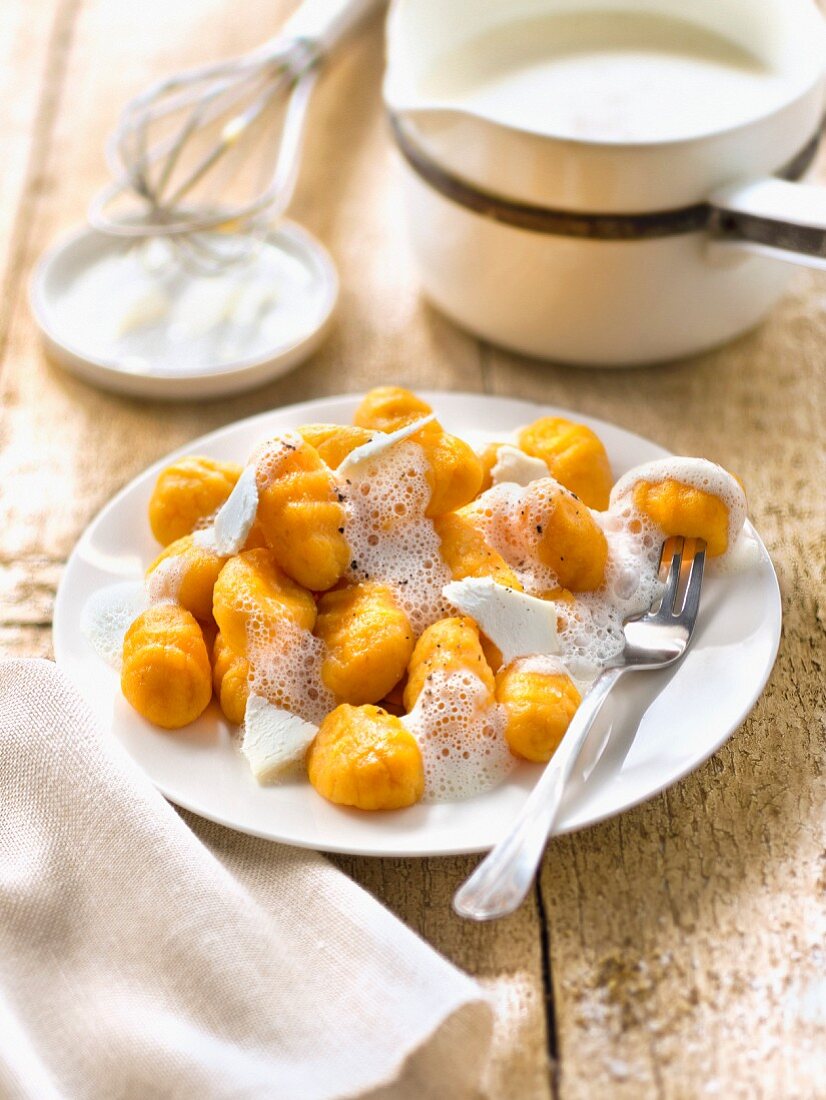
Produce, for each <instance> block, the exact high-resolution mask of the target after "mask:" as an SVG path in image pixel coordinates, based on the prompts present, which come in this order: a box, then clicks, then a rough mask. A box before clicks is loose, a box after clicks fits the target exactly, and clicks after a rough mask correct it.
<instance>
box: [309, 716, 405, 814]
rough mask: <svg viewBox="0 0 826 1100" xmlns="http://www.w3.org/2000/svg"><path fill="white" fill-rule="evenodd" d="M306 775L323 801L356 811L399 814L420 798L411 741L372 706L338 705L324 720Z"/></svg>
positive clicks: (401, 728)
mask: <svg viewBox="0 0 826 1100" xmlns="http://www.w3.org/2000/svg"><path fill="white" fill-rule="evenodd" d="M307 774H308V776H309V778H310V782H311V783H312V785H313V786H314V787H315V789H316V790H317V791H318V793H319V794H320V795H322V796H323V797H324V798H326V799H328V801H330V802H335V803H337V804H338V805H340V806H356V807H357V808H358V809H360V810H398V809H401V808H403V807H405V806H412V805H413V804H414V802H418V801H419V799H420V798H421V797H422V794H423V792H424V766H423V764H422V754H421V752H420V751H419V746H418V744H417V743H416V738H415V737H414V736H413V734H412V733H410V732H409V731H408V730H407V729H405V727H404V725H403V724H402V722H401V720H400V719H399V718H396V717H395V715H392V714H388V713H387V711H386V710H382V709H381V707H376V706H362V707H353V706H350V705H349V704H347V703H343V704H342V705H341V706H338V707H336V709H335V710H334V711H332V712H331V713H330V714H328V715H327V717H326V718H325V719H324V721H323V722H322V723H321V726H320V727H319V730H318V733H317V735H316V737H315V740H314V741H313V743H312V745H311V746H310V748H309V751H308V753H307Z"/></svg>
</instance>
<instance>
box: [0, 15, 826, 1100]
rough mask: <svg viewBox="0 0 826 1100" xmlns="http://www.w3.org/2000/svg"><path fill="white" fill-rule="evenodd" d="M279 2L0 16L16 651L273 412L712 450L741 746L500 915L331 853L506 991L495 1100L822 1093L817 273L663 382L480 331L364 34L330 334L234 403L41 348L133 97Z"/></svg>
mask: <svg viewBox="0 0 826 1100" xmlns="http://www.w3.org/2000/svg"><path fill="white" fill-rule="evenodd" d="M289 6H290V5H289V4H288V3H287V2H282V0H245V3H243V4H240V3H231V2H229V0H190V3H181V2H178V3H175V2H170V0H141V2H140V3H131V4H130V3H126V2H125V0H3V3H2V5H0V103H2V108H0V110H2V118H3V143H2V160H3V166H2V171H1V172H0V270H1V271H2V287H3V290H2V295H0V310H2V315H0V370H1V371H2V373H1V374H0V647H2V651H3V652H5V653H6V654H32V655H38V654H39V655H48V654H49V653H50V618H51V609H52V600H53V596H54V592H55V586H56V584H57V582H58V580H59V578H60V572H61V568H62V566H63V563H64V562H65V560H66V557H67V555H68V554H69V552H70V550H71V549H72V546H73V545H74V543H75V541H76V539H77V538H78V536H79V534H80V532H81V531H82V530H83V528H84V526H85V525H86V524H87V523H88V521H89V520H90V519H91V517H92V516H93V515H94V514H95V512H96V511H97V510H98V509H99V508H100V507H101V505H103V504H104V503H105V502H106V501H107V500H108V499H109V497H110V496H111V495H112V494H113V493H114V492H115V491H116V490H117V489H119V488H120V487H121V486H122V485H123V484H124V483H125V482H127V481H128V480H129V479H130V478H132V477H133V476H134V475H135V474H137V473H139V472H140V471H141V470H142V469H143V468H144V467H145V466H146V465H147V464H148V463H150V462H152V461H154V460H155V459H156V458H158V457H159V456H160V455H162V454H164V452H166V451H168V450H170V449H171V448H173V447H177V446H179V445H180V444H183V443H184V442H186V441H187V440H188V439H190V438H192V437H194V436H196V435H200V434H201V433H202V432H205V431H208V430H210V429H212V428H216V427H219V426H220V425H222V424H226V423H228V422H230V421H233V420H236V419H238V418H240V417H244V416H247V415H249V414H251V413H253V412H257V411H259V410H262V409H267V408H270V407H272V406H277V405H282V404H287V403H290V402H292V401H296V400H302V399H306V398H312V397H319V396H322V395H325V394H329V393H335V392H340V391H342V390H345V389H346V390H360V389H363V388H365V387H368V386H371V385H374V384H376V383H378V382H385V381H388V380H391V379H392V380H395V381H398V382H400V383H404V384H408V385H411V386H414V387H415V386H422V387H424V386H427V387H434V388H445V389H465V390H473V391H479V392H485V393H492V394H507V395H509V396H518V397H523V398H533V399H536V400H538V401H546V402H553V403H554V404H558V405H562V406H567V407H569V408H571V409H575V410H581V411H582V412H583V413H589V414H594V415H596V416H599V417H603V418H605V419H608V420H612V421H615V422H616V423H618V424H621V425H623V426H626V427H628V428H632V429H634V430H636V431H639V432H642V433H643V434H646V435H648V436H650V437H651V438H652V439H655V440H656V441H657V442H658V443H661V444H663V445H665V446H666V447H669V448H672V449H673V450H676V451H677V452H683V453H688V454H700V455H705V456H707V457H709V458H712V459H715V460H718V461H720V462H722V463H723V464H725V465H726V466H728V467H730V468H731V469H733V470H736V471H738V473H739V474H740V475H741V476H742V478H743V479H744V481H745V483H746V484H747V486H748V489H749V496H750V501H751V509H752V514H753V516H754V518H755V521H756V524H757V526H758V527H759V529H760V531H761V532H762V534H763V536H764V538H765V539H766V542H767V544H768V545H769V547H770V549H771V552H772V555H773V557H774V560H775V562H776V564H777V567H778V570H779V573H780V577H781V584H782V588H783V596H784V600H783V602H784V614H785V626H784V638H783V644H782V647H781V651H780V658H779V661H778V664H777V667H776V669H775V671H774V675H773V676H772V679H771V683H770V685H769V688H768V689H767V691H766V693H765V694H764V696H763V698H762V699H761V700H760V702H759V703H758V705H757V707H756V708H755V711H754V713H753V714H752V715H751V717H750V718H749V719H748V721H747V722H746V723H745V725H744V726H743V728H742V729H740V730H739V731H738V732H737V733H736V735H735V736H734V737H733V739H732V740H731V742H730V743H729V744H728V745H727V746H726V747H725V748H724V749H722V750H721V751H720V752H719V753H718V754H717V755H715V756H714V757H713V758H712V759H711V760H710V761H709V762H708V763H707V764H706V765H705V766H704V767H703V768H701V769H700V770H699V771H698V772H697V773H696V774H695V775H692V776H691V777H690V778H688V779H687V780H685V781H684V782H683V783H680V784H678V785H677V786H676V787H673V788H672V789H671V790H670V791H668V792H667V793H666V794H664V795H662V796H660V797H659V798H656V799H654V800H653V801H651V802H649V803H648V804H647V805H645V806H642V807H640V808H639V809H637V810H634V811H632V812H630V813H627V814H625V815H623V816H622V817H621V818H618V819H616V820H614V821H610V822H607V823H606V824H604V825H600V826H598V827H596V828H593V829H590V830H588V831H586V832H583V833H580V834H578V835H576V836H570V837H566V838H563V839H561V840H557V841H555V842H554V843H553V844H552V845H551V846H550V849H549V851H548V854H547V857H546V859H545V864H544V868H543V871H542V876H541V881H540V883H539V885H538V886H537V889H536V890H535V892H534V895H533V897H532V898H531V899H530V900H529V902H528V903H527V904H526V905H525V906H524V907H523V908H522V909H521V910H520V912H519V913H517V914H516V915H515V916H513V917H511V918H509V919H508V920H506V921H502V922H500V923H498V924H494V925H491V926H481V927H480V926H475V925H471V924H466V923H462V922H460V921H459V920H458V919H457V918H455V917H454V916H453V915H452V914H451V911H450V907H449V899H450V897H451V893H452V891H453V890H454V888H455V886H456V885H457V884H458V883H459V881H460V880H461V879H462V878H463V877H464V876H465V875H466V873H467V872H468V870H469V868H470V867H471V865H472V860H469V859H463V858H462V859H460V858H456V859H440V860H422V861H415V860H384V861H380V860H367V859H354V858H340V859H338V862H339V863H340V864H341V865H342V866H343V867H345V868H346V869H347V870H348V871H349V872H350V873H351V874H352V875H353V876H354V877H355V878H356V879H358V880H359V881H360V882H362V883H363V884H364V885H365V886H366V887H367V888H368V889H370V890H372V891H373V892H374V893H375V894H377V895H378V897H380V898H381V899H382V900H383V901H384V902H385V903H386V904H387V905H388V906H390V908H391V909H393V910H394V911H395V912H397V913H398V914H399V915H400V916H401V917H402V918H403V919H404V920H405V921H407V922H408V923H409V924H410V925H412V926H413V927H414V928H416V929H417V930H419V931H420V932H421V934H422V935H423V936H425V937H426V938H427V939H428V940H430V942H431V943H433V944H434V945H435V946H436V947H437V948H438V949H439V950H441V951H442V952H444V954H445V955H447V956H448V957H449V958H451V959H453V960H454V961H455V962H456V963H457V964H458V965H459V966H461V967H464V968H465V969H466V970H468V971H470V972H471V973H473V974H477V975H479V976H480V978H481V979H482V980H483V981H484V983H485V984H486V985H487V986H489V987H490V989H491V990H492V991H493V993H494V995H495V998H496V1001H497V1003H498V1005H499V1006H500V1009H501V1023H500V1026H499V1028H498V1031H497V1038H496V1048H495V1052H494V1053H495V1058H494V1062H493V1069H492V1073H491V1081H490V1092H491V1094H492V1095H496V1096H502V1097H507V1098H511V1097H518V1098H522V1097H526V1098H534V1097H536V1098H541V1097H548V1096H559V1097H563V1098H564V1100H574V1098H576V1097H603V1096H609V1097H619V1098H626V1097H627V1098H635V1100H636V1098H638V1097H645V1096H658V1097H659V1096H662V1097H669V1098H670V1097H686V1098H689V1097H691V1098H693V1097H705V1096H709V1097H716V1096H720V1097H726V1098H730V1097H748V1098H752V1097H760V1096H766V1097H772V1098H787V1097H814V1096H816V1095H818V1094H819V1095H821V1096H824V1095H826V1067H824V1065H823V1062H822V1061H820V1062H819V1063H818V1051H820V1053H821V1055H822V1051H823V1049H824V1025H825V1024H826V1007H824V992H826V978H824V961H825V959H826V944H824V922H823V908H822V902H823V889H824V884H826V862H824V852H823V840H824V830H823V822H824V798H823V781H822V776H821V760H822V758H823V755H822V754H823V713H824V708H823V686H822V685H823V678H822V674H823V662H824V648H823V632H824V621H825V620H826V610H824V607H825V606H826V605H825V604H824V588H823V567H824V545H823V531H824V484H826V477H824V474H825V473H826V471H824V465H823V440H824V421H823V395H824V384H823V370H824V362H826V282H825V281H824V279H823V278H822V277H821V276H814V275H801V276H800V277H798V279H797V282H796V284H795V290H794V292H793V293H792V295H791V296H790V297H789V298H788V299H787V300H786V301H785V302H784V303H783V305H782V306H781V307H780V308H779V309H778V310H777V311H776V312H775V314H774V315H773V316H772V318H771V319H770V320H769V321H768V323H767V324H766V325H765V326H764V327H763V328H762V329H761V330H760V331H759V332H757V333H755V334H754V335H751V336H748V337H746V338H744V339H742V340H740V341H738V342H737V343H735V344H733V345H732V346H730V347H727V348H725V349H723V350H722V351H719V352H717V353H715V354H713V355H707V356H704V357H703V358H700V359H694V360H691V361H687V362H682V363H674V364H671V365H668V366H664V367H658V368H651V369H645V370H638V371H616V372H610V371H577V370H572V369H566V368H564V367H559V366H554V365H549V364H540V363H535V362H529V361H527V360H525V359H520V358H518V357H516V356H513V355H509V354H506V353H503V352H501V351H499V350H497V349H495V348H492V347H489V346H487V345H484V344H480V343H479V342H478V341H476V340H474V339H472V338H471V337H469V336H467V335H466V334H464V333H462V332H460V331H458V330H457V329H456V328H454V327H452V326H451V325H450V324H449V323H448V322H446V321H445V320H443V319H442V318H441V317H440V316H439V315H438V314H437V313H435V312H434V311H432V310H431V309H430V308H429V307H428V306H427V305H426V304H425V302H424V301H423V300H422V299H421V297H420V296H419V293H418V290H417V284H416V276H415V273H414V271H413V269H412V265H411V262H410V258H409V255H408V251H407V248H406V245H405V241H404V236H403V226H402V213H401V209H400V197H399V193H398V187H397V185H396V176H395V173H394V167H395V166H394V162H393V155H392V152H391V149H390V144H389V141H388V136H387V130H386V125H385V122H384V119H383V117H382V111H381V106H380V100H379V81H380V74H381V52H382V51H381V32H380V26H379V22H378V21H375V22H374V24H373V26H372V27H371V28H370V30H369V33H367V34H365V35H364V36H363V37H362V38H361V39H360V40H358V41H357V42H354V43H353V45H352V46H351V48H350V51H349V53H348V54H347V56H346V57H344V58H343V59H342V61H341V62H340V63H339V64H338V65H337V66H336V67H335V69H334V70H333V71H331V72H330V73H329V74H328V76H327V78H326V79H325V81H324V83H323V86H322V88H321V90H320V94H319V96H318V99H317V102H316V103H315V105H314V108H313V113H312V120H311V130H310V137H309V141H308V143H307V148H306V159H305V167H304V170H303V172H302V175H301V179H300V184H299V190H298V197H297V200H296V202H295V205H294V213H295V216H296V217H297V219H298V220H300V221H302V222H303V223H304V224H306V225H307V226H309V227H310V228H311V229H312V230H313V232H315V233H316V234H317V235H318V236H319V237H320V238H321V239H322V240H323V241H324V242H325V243H326V244H327V245H328V247H329V248H330V250H331V252H332V253H333V256H334V257H335V259H336V262H337V263H338V266H339V270H340V272H341V276H342V280H343V298H342V303H341V311H340V316H339V320H338V325H337V327H336V330H335V332H334V334H333V336H332V337H331V339H330V340H329V342H328V343H327V344H326V345H325V347H324V348H323V349H322V351H320V352H319V353H318V354H317V355H316V356H315V357H314V359H313V360H312V361H311V362H309V363H308V364H306V365H305V366H303V367H301V368H299V369H298V370H297V371H295V372H294V373H293V374H292V375H290V376H288V377H286V378H284V379H282V380H280V381H278V382H274V383H272V384H271V385H269V386H267V387H265V388H264V389H262V390H259V391H258V392H256V393H253V394H250V395H247V396H242V397H238V398H237V399H234V400H225V401H221V402H219V403H214V404H198V403H192V404H190V405H174V406H172V405H170V406H167V405H162V404H156V403H151V402H143V401H136V400H126V399H121V398H117V397H112V396H108V395H107V394H104V393H99V392H97V391H95V390H93V389H91V388H89V387H87V386H86V385H84V384H82V383H80V382H77V381H75V380H74V379H72V378H71V377H69V376H68V375H66V374H64V373H63V372H62V371H61V370H59V369H58V368H57V367H54V366H51V365H50V364H49V363H48V362H47V361H46V360H45V358H44V356H43V354H42V353H41V350H40V347H39V344H38V339H37V336H36V332H35V328H34V325H33V323H32V319H31V316H30V314H29V310H28V307H27V302H26V287H27V282H28V278H29V274H30V271H31V269H32V265H33V263H34V262H35V261H36V259H37V257H38V256H39V255H40V254H41V253H42V252H43V250H44V248H45V247H46V246H47V245H48V244H49V243H50V242H51V241H52V239H53V238H54V236H55V235H56V234H57V233H58V232H60V231H62V230H64V229H66V228H68V227H69V226H72V225H74V224H75V223H77V222H79V221H80V220H81V219H82V218H83V216H84V208H85V204H86V202H87V200H88V199H89V197H90V195H91V194H92V192H93V191H94V190H95V189H96V188H97V187H98V186H100V185H101V184H102V183H103V182H104V180H105V169H104V164H103V157H102V148H103V140H104V137H105V135H106V133H107V131H108V130H109V129H110V128H111V126H112V124H113V122H114V119H115V116H116V112H117V109H118V107H119V105H120V104H121V103H122V102H123V101H125V100H126V99H127V98H128V97H129V96H130V95H131V94H133V93H134V92H135V91H137V90H138V89H139V88H141V87H142V86H143V85H144V84H146V83H147V81H148V80H149V79H151V78H152V77H153V76H154V75H156V74H161V73H166V72H167V71H169V70H173V69H175V68H177V67H179V66H181V65H182V64H184V65H185V64H188V63H190V62H195V61H203V60H207V59H211V58H212V57H213V56H220V55H226V54H230V53H232V52H234V51H239V50H242V49H244V48H246V47H249V46H252V45H253V44H256V43H257V42H259V41H260V40H261V39H263V38H264V37H265V36H267V35H268V34H270V33H271V32H272V31H273V30H274V29H275V28H276V27H277V26H278V25H279V22H280V20H281V18H282V16H283V14H284V12H286V10H287V9H288V8H289ZM105 309H106V302H105V301H103V302H101V310H105Z"/></svg>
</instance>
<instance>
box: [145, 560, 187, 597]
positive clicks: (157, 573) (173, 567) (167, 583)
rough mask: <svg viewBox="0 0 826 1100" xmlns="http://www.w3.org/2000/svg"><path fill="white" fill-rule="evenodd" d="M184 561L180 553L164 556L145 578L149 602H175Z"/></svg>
mask: <svg viewBox="0 0 826 1100" xmlns="http://www.w3.org/2000/svg"><path fill="white" fill-rule="evenodd" d="M185 568H186V562H185V561H184V557H183V555H182V554H173V555H171V556H170V557H168V558H164V559H163V561H162V562H159V563H158V565H156V566H155V568H154V569H153V570H152V572H151V573H150V574H149V576H148V577H147V578H146V591H147V593H148V596H149V601H150V603H177V602H178V594H179V592H180V590H181V582H182V581H183V579H184V570H185Z"/></svg>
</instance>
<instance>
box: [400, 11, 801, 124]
mask: <svg viewBox="0 0 826 1100" xmlns="http://www.w3.org/2000/svg"><path fill="white" fill-rule="evenodd" d="M788 80H789V77H788V74H786V75H784V74H781V73H780V72H779V71H777V70H774V69H772V68H770V67H769V66H767V65H766V64H765V63H764V62H763V61H761V60H759V59H758V58H757V57H755V56H754V55H752V54H750V53H748V52H747V51H746V50H744V49H743V48H742V47H741V46H738V45H736V44H735V43H733V42H731V41H729V40H728V39H726V38H723V37H721V36H719V35H717V34H714V33H712V32H711V31H708V30H705V29H703V28H701V27H699V26H696V25H694V24H691V23H689V22H687V21H683V20H680V19H672V18H669V17H665V16H659V15H651V14H644V13H622V12H586V13H581V12H580V13H576V14H574V13H571V14H550V15H546V16H542V17H538V18H531V19H526V20H519V21H516V22H513V23H510V24H506V25H504V26H501V27H498V28H496V29H495V30H486V31H485V32H483V33H481V34H479V35H477V36H475V37H473V38H471V39H470V40H469V41H467V42H465V43H464V44H463V45H462V46H461V50H460V51H457V52H456V53H455V54H453V53H451V54H450V55H448V56H444V55H443V56H441V57H439V58H438V59H437V60H436V62H435V63H434V64H433V65H432V67H431V69H430V71H429V73H428V74H427V76H426V79H425V81H424V85H425V87H423V89H422V90H423V92H424V93H425V95H426V96H427V97H428V98H432V99H433V100H434V101H438V102H441V103H442V104H445V105H454V106H456V107H463V108H466V109H468V110H471V111H474V112H477V113H479V114H481V115H483V116H485V117H487V118H490V119H492V120H493V121H496V122H499V123H502V124H504V125H509V126H516V127H520V128H522V129H526V130H532V131H536V132H537V133H541V134H549V135H554V136H558V137H563V138H575V139H580V140H586V141H609V142H629V143H632V142H652V141H662V140H679V139H682V138H690V137H693V136H697V135H700V134H704V133H708V132H710V131H716V130H722V129H726V128H728V127H732V126H736V125H738V124H739V123H743V122H745V121H747V120H748V119H750V118H753V117H754V116H755V115H757V114H759V113H761V112H762V111H764V110H770V109H771V108H772V107H773V105H774V104H775V103H777V104H779V103H780V102H781V100H782V99H783V96H784V93H785V91H786V90H787V84H788Z"/></svg>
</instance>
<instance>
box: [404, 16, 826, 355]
mask: <svg viewBox="0 0 826 1100" xmlns="http://www.w3.org/2000/svg"><path fill="white" fill-rule="evenodd" d="M825 63H826V22H825V21H824V19H823V17H822V16H821V15H820V13H819V11H818V9H817V8H816V6H815V4H814V2H813V0H693V2H692V3H691V4H690V5H687V4H685V2H684V0H450V3H445V2H444V0H395V3H394V4H393V6H392V9H391V13H390V18H389V23H388V68H387V75H386V80H385V89H384V94H385V101H386V104H387V107H388V110H389V112H390V117H391V122H392V126H393V132H394V134H395V136H396V140H397V143H398V145H399V148H400V150H401V152H402V154H403V155H402V166H403V167H402V170H403V173H404V183H405V191H406V201H407V207H408V214H409V222H410V229H411V237H412V242H413V248H414V252H415V255H416V258H417V261H418V264H419V267H420V269H421V276H422V281H423V286H424V290H425V292H426V294H427V295H428V296H429V297H430V298H431V299H432V301H433V302H434V303H435V304H436V305H437V306H438V307H439V308H440V309H442V310H443V311H444V312H445V313H447V314H448V315H449V316H451V317H452V318H453V319H454V320H456V321H457V322H458V323H459V324H461V325H463V326H465V327H466V328H468V329H470V330H471V331H473V332H475V333H477V334H479V335H480V336H482V337H483V338H485V339H489V340H491V341H493V342H494V343H499V344H502V345H505V346H507V347H510V348H513V349H515V350H517V351H521V352H524V353H527V354H528V355H534V356H540V357H546V358H553V359H559V360H563V361H567V362H572V363H579V364H603V365H615V366H622V365H629V364H642V363H649V362H655V361H657V360H662V359H669V358H673V357H677V356H683V355H688V354H691V353H694V352H698V351H701V350H703V349H705V348H709V347H712V346H714V345H716V344H720V343H722V342H724V341H726V340H728V339H730V338H732V337H734V336H736V335H738V334H739V333H741V332H744V331H745V330H747V329H749V328H751V327H753V326H755V325H756V324H758V323H759V322H760V321H761V320H762V319H763V318H764V317H765V315H766V314H767V313H768V311H769V310H770V309H771V308H772V306H773V305H774V304H775V303H776V302H777V300H778V299H779V298H780V296H781V295H782V294H783V293H784V290H785V289H786V286H787V283H788V280H789V277H790V273H791V272H792V270H793V269H792V268H791V267H790V266H789V262H788V261H791V262H792V263H797V264H807V265H814V266H818V267H826V189H821V188H819V187H815V186H813V185H810V184H806V183H803V182H801V180H802V179H803V178H804V177H805V173H806V171H807V169H808V168H809V166H810V165H811V163H812V161H813V159H814V155H815V153H816V150H817V146H818V142H819V137H820V129H821V124H822V120H823V114H824V90H825V86H826V85H825V82H824V72H825V71H826V70H825V69H824V64H825Z"/></svg>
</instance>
